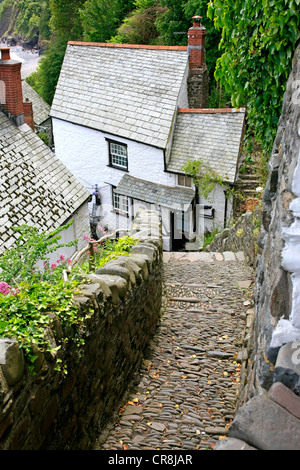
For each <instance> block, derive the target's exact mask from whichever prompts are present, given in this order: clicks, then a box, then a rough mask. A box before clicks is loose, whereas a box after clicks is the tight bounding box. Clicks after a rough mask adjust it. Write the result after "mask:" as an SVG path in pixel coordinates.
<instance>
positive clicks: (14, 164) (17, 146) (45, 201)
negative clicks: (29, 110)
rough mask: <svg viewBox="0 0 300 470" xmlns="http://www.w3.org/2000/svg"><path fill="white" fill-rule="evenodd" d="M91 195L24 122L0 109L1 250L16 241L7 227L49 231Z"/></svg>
mask: <svg viewBox="0 0 300 470" xmlns="http://www.w3.org/2000/svg"><path fill="white" fill-rule="evenodd" d="M89 197H90V193H89V192H88V191H87V190H86V189H85V188H84V187H83V186H82V185H81V184H80V183H79V182H78V180H77V179H76V178H75V177H74V176H73V174H72V173H71V172H70V171H69V170H68V169H67V168H66V167H65V166H64V165H63V164H62V163H61V161H60V160H59V159H58V158H57V157H56V155H55V154H54V153H53V152H52V151H51V150H50V149H49V148H48V147H47V146H46V145H45V144H44V143H43V141H42V140H41V139H40V138H39V137H37V135H36V134H35V133H34V132H33V131H32V130H31V129H30V128H29V126H27V125H26V124H25V125H23V126H21V128H18V127H16V126H15V125H14V124H13V123H12V122H11V121H10V120H9V119H8V118H7V117H6V116H5V115H4V114H3V112H2V111H0V242H1V243H0V251H4V250H6V249H9V248H10V247H11V246H12V245H13V244H14V242H15V240H16V238H15V234H14V231H13V230H12V227H15V226H18V225H22V224H27V225H34V226H36V227H37V228H38V229H40V230H45V231H49V230H54V229H55V228H57V227H59V226H60V225H62V224H63V223H65V222H66V220H67V219H68V218H70V217H71V216H72V215H73V213H74V212H75V211H76V210H77V209H78V208H79V207H80V206H81V205H82V204H84V203H85V202H86V201H87V199H88V198H89Z"/></svg>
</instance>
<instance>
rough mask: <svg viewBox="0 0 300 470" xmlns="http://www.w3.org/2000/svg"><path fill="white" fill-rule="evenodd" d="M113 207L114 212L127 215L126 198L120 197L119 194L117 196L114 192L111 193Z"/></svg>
mask: <svg viewBox="0 0 300 470" xmlns="http://www.w3.org/2000/svg"><path fill="white" fill-rule="evenodd" d="M113 205H114V209H115V210H116V211H118V212H123V213H124V214H127V215H128V213H129V208H128V197H127V196H122V195H121V194H117V193H115V191H113Z"/></svg>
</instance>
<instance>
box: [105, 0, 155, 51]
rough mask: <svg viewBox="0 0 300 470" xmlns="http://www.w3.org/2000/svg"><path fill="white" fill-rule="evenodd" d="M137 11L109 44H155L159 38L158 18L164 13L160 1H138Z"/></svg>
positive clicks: (128, 17)
mask: <svg viewBox="0 0 300 470" xmlns="http://www.w3.org/2000/svg"><path fill="white" fill-rule="evenodd" d="M135 6H136V9H135V10H134V11H133V12H132V13H131V14H130V15H129V16H127V17H126V18H125V19H124V21H123V23H122V24H121V26H120V27H119V28H118V31H117V34H116V36H113V37H112V38H111V39H110V41H109V42H113V43H123V44H154V43H155V42H156V40H157V37H158V31H157V29H156V26H155V22H156V18H157V17H158V15H159V13H160V12H161V11H162V9H161V6H160V2H159V1H158V0H136V1H135Z"/></svg>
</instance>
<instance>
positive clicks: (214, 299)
mask: <svg viewBox="0 0 300 470" xmlns="http://www.w3.org/2000/svg"><path fill="white" fill-rule="evenodd" d="M164 259H165V263H164V292H163V306H162V317H161V322H160V324H159V326H158V328H157V332H156V334H155V336H154V338H153V340H152V342H151V344H150V346H149V351H148V353H147V357H146V358H145V359H144V363H143V366H142V368H141V369H140V371H139V374H138V380H137V381H136V385H135V388H134V390H133V391H132V392H131V393H130V395H129V397H128V398H127V400H126V403H124V405H123V406H122V408H121V409H120V412H119V416H118V418H117V420H116V422H115V423H114V424H113V426H111V428H110V429H109V431H108V432H107V433H106V435H105V437H104V436H102V440H101V442H98V443H97V445H96V448H95V450H122V449H124V450H125V449H128V450H158V449H161V450H178V449H180V450H192V449H194V450H195V449H198V450H204V449H211V448H213V445H214V443H215V442H216V441H218V440H219V439H220V438H222V437H223V436H226V434H227V432H228V426H229V424H230V422H231V421H232V420H233V417H234V414H235V406H236V399H237V393H238V389H239V386H240V368H241V364H240V362H239V352H240V351H241V349H242V340H243V335H244V331H245V322H246V317H247V313H248V314H249V312H251V307H252V297H251V277H252V275H253V274H252V271H251V268H250V267H249V266H247V265H246V263H245V262H243V261H241V259H242V256H241V254H239V256H237V255H236V254H233V253H225V254H224V255H223V254H222V255H221V254H208V253H198V254H196V253H191V254H184V253H172V254H165V258H164ZM227 259H228V260H227Z"/></svg>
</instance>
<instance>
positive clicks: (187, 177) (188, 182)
mask: <svg viewBox="0 0 300 470" xmlns="http://www.w3.org/2000/svg"><path fill="white" fill-rule="evenodd" d="M185 186H187V187H188V188H190V187H191V186H192V178H191V177H190V176H186V177H185Z"/></svg>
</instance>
